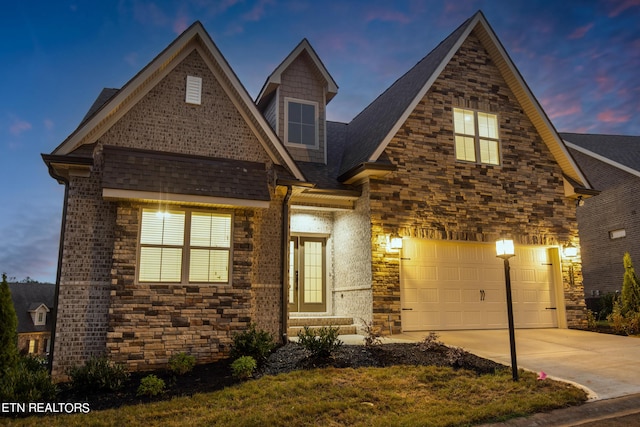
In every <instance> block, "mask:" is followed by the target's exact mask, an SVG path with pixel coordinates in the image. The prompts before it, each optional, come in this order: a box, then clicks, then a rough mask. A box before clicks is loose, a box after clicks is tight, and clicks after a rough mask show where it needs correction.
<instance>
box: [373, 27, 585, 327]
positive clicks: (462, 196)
mask: <svg viewBox="0 0 640 427" xmlns="http://www.w3.org/2000/svg"><path fill="white" fill-rule="evenodd" d="M454 107H462V108H468V109H475V110H479V111H488V112H492V113H494V114H497V116H498V121H499V133H500V135H499V136H500V145H501V150H502V153H501V155H502V156H501V157H502V165H501V166H488V165H480V164H473V163H464V162H457V161H456V160H455V151H454V137H453V108H454ZM385 152H386V154H387V155H388V156H389V159H390V160H391V162H392V163H393V164H394V165H395V166H396V167H397V170H396V171H395V172H393V173H391V174H390V175H388V176H386V177H384V178H383V179H374V180H371V218H372V219H371V220H372V245H373V251H372V254H373V267H372V269H373V318H374V321H375V323H376V325H378V326H380V327H382V329H383V330H384V331H390V330H391V331H393V332H394V333H396V332H400V329H401V323H400V315H401V311H400V285H399V283H400V281H399V258H398V255H396V254H387V253H386V252H385V250H384V245H383V244H382V242H381V241H380V239H379V236H382V235H384V234H385V233H399V234H400V235H401V236H410V237H418V238H429V239H442V240H458V241H486V242H488V241H495V240H496V239H497V238H498V237H499V236H502V235H508V236H512V238H513V239H514V240H515V241H516V243H520V244H534V245H535V244H540V245H555V244H564V243H566V242H567V241H572V242H574V244H577V241H578V231H577V221H576V212H575V209H576V208H575V201H572V200H569V199H567V198H566V197H565V196H564V192H563V178H562V171H561V169H560V167H559V166H558V165H557V163H556V162H555V160H554V158H553V156H552V155H551V152H550V151H549V150H548V148H547V147H546V145H545V144H544V142H543V141H542V139H541V138H540V136H539V135H538V134H537V132H536V129H535V128H534V126H533V124H532V123H531V122H530V120H529V119H528V117H527V116H526V115H525V114H524V113H523V110H522V108H521V106H520V105H519V104H518V102H517V101H516V98H515V96H514V95H513V93H512V92H511V90H510V89H509V87H508V86H507V85H506V83H505V82H504V80H503V78H502V76H501V75H500V72H499V71H498V69H497V68H496V66H495V65H494V63H493V62H492V61H491V59H490V57H489V54H488V53H487V52H486V50H485V49H484V47H483V46H482V45H481V43H480V41H479V40H478V39H477V38H476V37H475V35H473V34H471V35H470V36H469V38H468V39H467V40H466V41H465V42H464V43H463V45H462V46H461V48H460V50H459V51H458V52H457V53H456V54H455V55H454V57H453V58H452V60H451V61H450V63H449V64H448V65H447V66H446V67H445V69H444V70H443V72H442V73H441V75H440V77H439V78H438V79H437V80H436V82H435V83H434V84H433V86H432V87H431V89H430V90H429V91H428V92H427V94H426V95H425V97H424V99H423V100H422V101H420V103H419V104H418V105H417V107H416V109H415V110H414V112H413V113H412V114H411V115H410V116H409V118H408V119H407V120H406V122H405V123H404V124H403V126H402V127H401V128H400V130H399V131H398V133H397V134H396V136H395V137H394V138H393V139H392V141H391V142H390V144H389V145H388V146H387V148H386V150H385ZM575 269H576V271H577V272H578V274H577V277H576V280H575V285H574V286H572V287H571V288H570V289H569V288H566V286H567V281H566V274H565V302H566V306H567V317H568V320H569V326H571V327H578V326H582V325H583V314H584V300H583V297H582V283H581V281H580V277H579V270H580V269H579V267H576V268H575Z"/></svg>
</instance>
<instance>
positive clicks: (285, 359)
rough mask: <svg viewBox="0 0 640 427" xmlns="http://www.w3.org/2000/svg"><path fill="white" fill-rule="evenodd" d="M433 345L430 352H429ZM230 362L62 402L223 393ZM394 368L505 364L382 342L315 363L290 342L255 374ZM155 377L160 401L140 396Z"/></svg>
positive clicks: (65, 395) (114, 402) (107, 403)
mask: <svg viewBox="0 0 640 427" xmlns="http://www.w3.org/2000/svg"><path fill="white" fill-rule="evenodd" d="M427 347H428V348H427ZM230 364H231V361H230V360H222V361H220V362H216V363H210V364H206V365H198V366H196V367H195V368H194V370H193V371H191V372H189V373H187V374H185V375H181V376H176V375H174V374H173V373H171V372H169V371H154V372H143V373H140V372H137V373H132V374H131V378H130V380H129V381H128V383H127V386H126V387H124V388H123V389H121V390H119V391H117V392H111V393H105V392H99V393H98V392H92V391H84V392H78V391H76V390H72V389H70V388H68V387H63V389H62V391H61V393H60V395H59V401H61V402H89V405H90V408H91V410H92V411H94V410H101V409H108V408H117V407H120V406H123V405H133V404H138V403H148V402H153V401H159V400H170V399H172V398H174V397H179V396H191V395H193V394H195V393H207V392H212V391H215V390H221V389H223V388H225V387H229V386H232V385H234V384H237V383H239V381H238V380H236V379H235V378H233V377H232V376H231V368H230ZM391 365H424V366H428V365H433V366H452V367H454V368H456V369H457V368H463V369H469V370H472V371H475V372H477V373H478V374H487V373H494V372H495V371H496V370H497V369H503V368H505V366H504V365H501V364H499V363H495V362H492V361H490V360H487V359H483V358H481V357H478V356H475V355H473V354H471V353H467V352H464V351H462V350H460V349H455V348H453V349H451V348H449V347H447V346H445V345H442V344H440V343H431V344H430V345H428V346H426V345H425V344H424V343H407V344H404V343H403V344H380V345H375V346H368V347H365V346H362V345H343V346H341V347H340V348H339V349H338V350H337V351H336V352H335V353H334V355H333V357H331V358H328V359H322V360H318V359H313V358H311V357H310V356H309V353H308V352H307V350H305V349H304V348H303V347H302V346H300V345H298V344H295V343H288V344H286V345H284V346H281V347H280V348H278V349H277V350H276V351H274V352H273V353H272V354H271V355H270V356H269V358H268V360H267V361H266V363H264V366H262V367H261V368H260V371H259V372H258V373H257V374H256V375H255V376H256V377H260V376H263V375H277V374H281V373H285V372H290V371H293V370H299V369H314V368H319V367H327V366H333V367H336V368H348V367H351V368H359V367H385V366H391ZM150 373H153V374H155V375H156V376H158V377H159V378H162V379H163V380H164V381H165V384H166V392H165V393H163V394H162V395H161V396H156V397H139V396H136V392H137V388H138V385H139V384H140V380H141V379H142V378H143V377H145V376H146V375H149V374H150Z"/></svg>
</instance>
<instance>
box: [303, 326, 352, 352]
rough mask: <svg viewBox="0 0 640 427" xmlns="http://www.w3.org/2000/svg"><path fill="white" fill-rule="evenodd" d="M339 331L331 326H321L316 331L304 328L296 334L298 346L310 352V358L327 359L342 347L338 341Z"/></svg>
mask: <svg viewBox="0 0 640 427" xmlns="http://www.w3.org/2000/svg"><path fill="white" fill-rule="evenodd" d="M339 331H340V329H339V328H334V327H332V326H328V327H327V326H323V327H322V328H320V329H318V330H316V331H314V330H313V329H311V328H309V327H308V326H305V327H304V329H303V330H302V331H300V332H298V344H299V345H301V346H303V347H304V348H305V349H307V350H308V351H309V352H311V356H312V357H315V358H328V357H331V355H332V354H333V352H334V351H336V350H337V349H338V348H339V347H340V346H341V345H342V341H340V340H339V339H338V333H339Z"/></svg>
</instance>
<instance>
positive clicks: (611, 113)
mask: <svg viewBox="0 0 640 427" xmlns="http://www.w3.org/2000/svg"><path fill="white" fill-rule="evenodd" d="M597 119H598V121H600V122H604V123H626V122H628V121H629V120H631V115H629V114H622V113H619V112H617V111H615V110H611V109H609V110H605V111H601V112H600V113H598V116H597Z"/></svg>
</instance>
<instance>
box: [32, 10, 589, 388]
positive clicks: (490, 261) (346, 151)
mask: <svg viewBox="0 0 640 427" xmlns="http://www.w3.org/2000/svg"><path fill="white" fill-rule="evenodd" d="M362 72H366V70H362ZM335 96H338V85H337V84H336V82H335V81H334V79H333V78H332V77H331V75H330V73H329V71H328V70H327V69H326V68H325V66H324V65H323V62H322V61H321V60H320V58H319V56H318V55H317V53H316V52H315V50H314V49H313V48H312V47H311V45H310V43H309V42H308V41H307V40H303V41H302V42H301V43H300V44H298V46H296V47H295V49H294V50H293V51H292V52H291V53H290V54H289V55H288V56H287V57H286V58H285V59H284V60H283V61H282V62H281V63H280V64H279V65H278V66H277V68H276V69H275V70H274V71H273V72H272V73H271V74H270V75H269V76H268V78H267V79H266V82H265V84H264V86H263V88H262V89H261V91H260V93H259V95H258V96H257V99H256V100H253V99H251V97H250V96H249V94H248V93H247V91H246V90H245V88H244V87H243V85H242V84H241V83H240V81H239V80H238V78H237V76H236V74H235V73H234V72H233V70H232V69H231V68H230V66H229V64H228V63H227V62H226V60H225V59H224V57H223V55H222V53H221V52H220V51H219V50H218V48H217V47H216V45H215V44H214V42H213V40H212V39H211V38H210V37H209V35H208V34H207V32H206V31H205V29H204V28H203V27H202V25H201V24H200V23H198V22H196V23H195V24H193V25H192V26H191V27H190V28H189V29H187V30H186V31H185V32H184V33H183V34H182V35H180V36H179V37H178V38H177V39H176V40H175V41H174V42H173V43H172V44H171V45H170V46H168V47H167V48H166V49H165V50H164V51H163V52H161V53H160V54H159V55H158V56H157V57H156V58H155V59H154V60H153V61H151V63H149V64H148V65H147V66H146V67H145V68H144V69H142V70H141V71H140V72H139V73H138V74H137V75H136V76H134V77H133V78H132V79H131V80H130V81H129V82H128V83H127V84H126V85H125V86H124V87H122V88H120V89H118V90H106V91H104V92H103V93H102V95H101V97H99V99H98V100H97V101H96V103H95V104H94V106H93V107H92V109H91V111H90V113H89V114H88V115H87V117H86V118H85V119H84V120H83V121H82V123H81V124H80V126H79V127H78V128H77V129H76V130H75V131H74V132H73V133H72V134H71V135H70V136H69V137H68V138H67V139H66V140H65V141H63V142H62V143H61V144H60V146H58V147H57V148H56V149H55V150H54V151H53V152H52V153H51V154H48V155H43V158H44V160H45V162H46V163H47V165H48V166H49V169H50V173H51V175H52V176H53V177H54V178H55V179H57V180H58V181H59V182H60V183H63V184H64V185H65V188H66V192H65V203H64V215H63V233H62V236H61V244H62V248H61V255H60V271H59V275H60V280H59V283H58V284H57V285H58V289H59V297H58V313H57V328H56V331H55V341H54V344H55V345H54V360H53V372H54V375H61V374H62V373H63V372H64V369H65V368H66V367H68V366H70V365H72V364H77V363H82V362H83V360H84V359H86V358H87V357H89V355H92V354H98V353H103V352H106V354H107V355H108V356H109V357H110V358H112V359H113V360H115V361H119V362H125V363H127V364H128V365H129V366H130V368H131V369H138V370H144V369H150V368H153V367H158V366H163V365H164V364H166V363H167V361H168V359H169V357H171V355H173V354H175V353H176V352H181V351H186V352H189V353H191V354H193V355H195V356H196V357H197V359H198V361H199V362H201V363H204V362H208V361H214V360H217V359H219V358H221V357H226V355H227V354H228V349H229V346H230V343H231V340H232V335H233V334H234V333H235V332H237V331H241V330H243V329H244V328H246V326H247V325H248V324H249V323H250V322H255V323H257V324H258V326H259V327H261V328H263V329H267V330H269V331H271V332H272V333H274V334H275V335H276V336H277V337H278V338H281V339H286V336H287V327H288V325H289V323H290V322H291V319H293V318H298V317H303V318H304V317H305V316H307V317H308V316H324V317H348V318H352V319H354V321H355V322H357V323H360V325H361V322H367V323H369V322H372V323H373V324H374V326H375V327H377V328H380V329H381V330H382V331H383V332H384V333H387V334H394V333H399V332H401V331H420V330H424V331H428V330H443V329H486V328H505V327H506V323H507V317H506V307H505V296H504V271H503V267H502V261H501V260H500V259H497V258H496V256H495V251H494V243H495V241H496V240H497V239H498V238H500V237H504V236H508V237H511V238H512V239H514V241H515V243H516V257H515V258H514V259H513V261H512V275H513V278H512V281H513V284H514V285H513V286H514V309H515V315H516V326H517V327H522V328H536V327H580V326H582V325H583V323H584V298H583V289H582V281H581V270H580V265H579V260H578V262H576V263H575V264H574V265H573V268H572V269H571V271H572V273H573V275H572V276H571V278H570V275H569V267H568V265H567V264H566V263H565V262H563V257H562V247H563V245H568V244H573V245H576V246H579V241H578V230H577V224H576V200H577V198H578V197H579V196H581V195H582V196H585V197H586V196H588V195H590V194H592V193H593V191H592V190H591V187H590V184H589V182H588V181H587V179H586V178H585V176H584V174H583V173H582V172H581V170H580V169H579V168H578V166H577V165H576V163H575V162H574V160H573V158H572V157H571V155H570V154H569V152H568V150H567V148H566V147H565V145H564V143H563V141H562V140H561V139H560V137H559V136H558V134H557V132H556V130H555V129H554V127H553V125H552V124H551V122H550V121H549V119H548V117H547V116H546V114H545V113H544V111H543V110H542V108H541V106H540V105H539V103H538V102H537V101H536V99H535V97H534V96H533V94H532V93H531V91H530V90H529V88H528V86H527V85H526V83H525V82H524V80H523V78H522V76H521V75H520V74H519V72H518V71H517V69H516V67H515V65H514V64H513V62H512V61H511V59H510V58H509V56H508V55H507V52H506V51H505V49H504V47H503V46H502V44H501V43H500V41H499V40H498V38H497V36H496V34H495V33H494V31H493V30H492V28H491V27H490V25H489V24H488V22H487V21H486V19H485V17H484V15H483V14H482V13H480V12H478V13H476V14H474V15H473V16H472V17H471V18H469V19H468V20H467V21H465V22H464V23H463V24H462V25H461V26H460V27H458V28H457V29H456V30H455V31H454V32H453V33H451V35H449V36H448V37H447V38H446V39H445V40H444V41H442V43H440V44H439V45H438V46H437V47H436V48H435V49H434V50H432V51H431V52H430V53H429V54H428V55H427V56H425V57H424V58H423V59H422V60H420V61H419V62H418V63H417V64H416V65H415V66H414V67H413V68H411V69H410V70H409V71H408V72H407V73H406V74H404V75H403V76H402V77H400V78H399V79H398V80H397V81H396V82H395V83H393V84H392V85H391V86H390V87H389V88H387V89H386V90H385V91H384V92H382V93H381V94H380V95H379V96H378V97H377V98H376V99H375V100H374V101H373V102H372V103H371V104H370V105H368V106H367V107H366V108H365V109H364V110H363V111H362V112H360V113H359V114H358V115H357V116H356V117H355V118H354V119H353V120H351V121H350V122H349V123H337V122H330V121H327V120H326V110H327V108H329V103H330V101H331V100H332V99H333V98H334V97H335Z"/></svg>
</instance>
